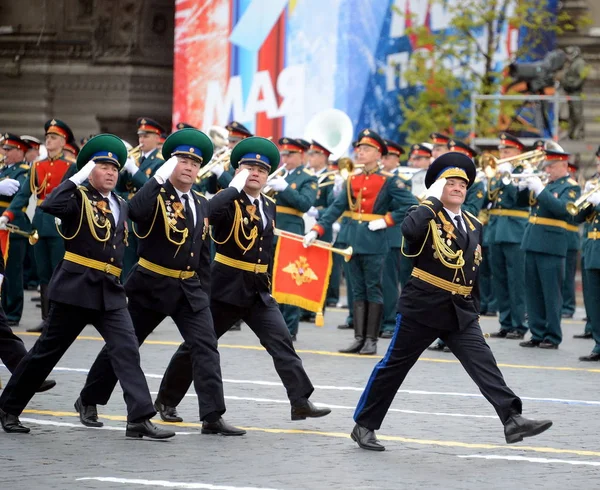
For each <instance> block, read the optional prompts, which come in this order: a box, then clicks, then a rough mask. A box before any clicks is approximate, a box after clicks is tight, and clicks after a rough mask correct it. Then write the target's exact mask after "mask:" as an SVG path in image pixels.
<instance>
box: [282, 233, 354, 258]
mask: <svg viewBox="0 0 600 490" xmlns="http://www.w3.org/2000/svg"><path fill="white" fill-rule="evenodd" d="M273 234H274V235H275V236H282V237H285V238H289V239H290V240H294V241H295V242H304V237H303V236H302V235H296V234H295V233H290V232H289V231H283V230H280V229H279V228H275V230H273ZM311 247H318V248H323V249H325V250H331V251H332V252H333V253H334V254H339V255H341V256H343V257H344V261H346V262H348V261H349V260H350V259H351V258H352V247H347V248H335V247H334V246H333V245H331V243H327V242H323V241H321V240H316V241H314V242H313V243H312V245H311Z"/></svg>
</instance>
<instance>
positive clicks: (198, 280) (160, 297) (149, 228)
mask: <svg viewBox="0 0 600 490" xmlns="http://www.w3.org/2000/svg"><path fill="white" fill-rule="evenodd" d="M191 194H192V195H193V196H194V197H193V205H194V206H195V207H196V224H195V226H194V227H193V229H191V228H190V227H189V226H188V224H187V223H186V219H185V211H184V209H183V204H182V203H181V200H180V199H179V196H178V194H177V192H176V191H175V188H174V187H173V185H172V184H171V182H170V181H167V182H165V183H164V184H163V185H161V184H159V183H158V182H157V181H156V179H150V180H148V182H147V183H146V184H144V185H143V187H142V188H141V189H140V190H139V191H138V192H136V194H135V195H134V196H133V197H132V198H131V200H130V201H129V217H130V218H131V220H132V221H133V222H134V227H135V231H136V232H137V234H138V235H139V237H143V238H140V240H139V245H138V255H139V257H140V258H143V259H146V260H148V261H149V262H152V263H153V264H156V265H159V266H161V267H165V268H167V269H173V270H177V271H185V272H195V274H194V276H193V277H191V278H187V279H180V278H174V277H168V276H165V275H162V274H159V273H156V272H153V271H150V270H148V269H146V268H144V267H142V266H140V265H139V264H136V265H135V266H134V267H133V268H132V270H131V272H130V273H129V275H128V276H127V280H126V281H125V289H126V291H127V296H128V297H129V299H130V301H136V302H137V303H138V304H139V305H141V306H142V307H144V308H149V309H151V310H154V311H159V312H161V313H164V314H166V315H172V314H173V311H174V308H176V307H177V305H178V304H180V303H179V302H180V300H181V297H182V295H183V296H184V297H185V298H186V300H187V301H188V303H189V305H190V307H191V308H192V311H199V310H201V309H203V308H206V307H207V306H208V305H209V294H210V278H209V275H210V243H209V239H210V236H209V233H208V225H209V222H208V201H207V200H206V198H204V197H203V196H201V195H200V194H198V193H195V192H192V193H191ZM171 225H172V226H173V227H174V228H175V230H174V229H172V228H171ZM185 229H187V230H188V235H187V237H186V239H185V240H183V233H182V232H183V230H185ZM167 230H168V232H167ZM167 233H168V234H167Z"/></svg>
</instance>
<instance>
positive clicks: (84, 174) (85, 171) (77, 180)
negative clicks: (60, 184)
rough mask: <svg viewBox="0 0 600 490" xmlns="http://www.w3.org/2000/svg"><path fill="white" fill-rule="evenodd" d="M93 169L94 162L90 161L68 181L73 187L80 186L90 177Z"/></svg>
mask: <svg viewBox="0 0 600 490" xmlns="http://www.w3.org/2000/svg"><path fill="white" fill-rule="evenodd" d="M95 167H96V162H94V161H93V160H90V161H89V162H87V163H86V164H85V165H84V166H83V168H82V169H81V170H80V171H79V172H77V173H76V174H75V175H73V177H70V178H69V180H70V181H71V182H73V184H75V185H81V184H83V181H84V180H85V179H87V178H88V177H89V176H90V174H91V173H92V170H94V168H95Z"/></svg>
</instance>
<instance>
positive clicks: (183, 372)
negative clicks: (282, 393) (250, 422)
mask: <svg viewBox="0 0 600 490" xmlns="http://www.w3.org/2000/svg"><path fill="white" fill-rule="evenodd" d="M210 311H211V313H212V317H213V323H214V325H215V331H216V335H217V337H218V338H220V337H221V336H222V335H223V334H224V333H225V332H227V330H229V329H230V328H231V326H232V325H233V324H234V323H235V322H236V321H238V320H244V322H246V324H247V325H248V326H249V327H250V328H251V329H252V331H253V332H254V333H255V334H256V336H257V337H258V339H259V340H260V343H261V344H262V346H263V347H264V348H265V349H266V350H267V352H268V353H269V355H270V356H271V357H272V358H273V364H274V365H275V370H276V371H277V374H278V375H279V377H280V378H281V381H282V382H283V385H284V387H285V389H286V391H287V396H288V398H289V400H290V401H291V402H294V401H296V400H298V399H299V398H302V397H307V398H308V397H309V396H310V395H311V394H312V392H313V391H314V388H313V385H312V383H311V382H310V379H309V378H308V375H307V374H306V371H304V367H303V366H302V360H301V359H300V358H299V357H298V354H296V351H295V350H294V345H293V344H292V337H291V335H290V332H289V331H288V328H287V325H286V324H285V320H284V319H283V316H282V315H281V312H280V311H279V307H278V305H277V303H275V302H273V303H272V304H270V305H268V306H265V305H264V304H262V303H260V302H257V303H255V304H254V305H253V306H251V307H249V308H240V307H238V306H234V305H231V304H229V303H223V302H221V301H215V300H213V301H211V303H210ZM191 382H192V364H191V357H190V348H189V346H188V345H187V342H185V343H183V344H181V345H180V346H179V349H177V352H175V354H174V355H173V358H172V359H171V362H170V363H169V366H168V367H167V370H166V372H165V375H164V376H163V380H162V382H161V384H160V390H159V392H158V400H159V401H160V402H161V403H164V404H165V405H169V406H173V407H176V406H177V405H179V403H180V402H181V400H183V397H184V396H185V394H186V393H187V391H188V389H189V387H190V384H191Z"/></svg>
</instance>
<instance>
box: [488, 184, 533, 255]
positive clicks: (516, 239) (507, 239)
mask: <svg viewBox="0 0 600 490" xmlns="http://www.w3.org/2000/svg"><path fill="white" fill-rule="evenodd" d="M518 195H519V189H518V188H517V187H516V186H515V185H513V184H512V183H510V184H508V185H506V184H504V183H503V182H502V179H497V178H495V177H494V178H493V179H491V180H490V188H489V190H488V200H489V202H491V203H492V206H491V208H490V221H489V225H488V226H489V237H488V241H489V244H490V245H492V244H498V243H521V242H522V241H523V235H524V233H525V227H526V226H527V220H528V218H529V203H526V204H525V205H523V204H522V203H519V201H518ZM495 213H504V214H495ZM511 214H512V216H511Z"/></svg>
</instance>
